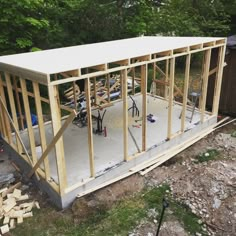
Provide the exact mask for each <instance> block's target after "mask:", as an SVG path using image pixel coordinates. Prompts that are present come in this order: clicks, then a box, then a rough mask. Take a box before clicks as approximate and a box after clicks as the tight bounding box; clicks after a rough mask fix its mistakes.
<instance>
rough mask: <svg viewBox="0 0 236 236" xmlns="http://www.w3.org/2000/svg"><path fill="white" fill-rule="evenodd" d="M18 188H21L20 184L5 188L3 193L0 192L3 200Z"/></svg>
mask: <svg viewBox="0 0 236 236" xmlns="http://www.w3.org/2000/svg"><path fill="white" fill-rule="evenodd" d="M20 187H21V182H18V183H16V184H14V185H12V186H11V187H9V188H7V189H6V190H5V191H3V192H2V197H3V198H4V197H5V196H7V194H8V193H12V192H13V191H14V189H15V188H20Z"/></svg>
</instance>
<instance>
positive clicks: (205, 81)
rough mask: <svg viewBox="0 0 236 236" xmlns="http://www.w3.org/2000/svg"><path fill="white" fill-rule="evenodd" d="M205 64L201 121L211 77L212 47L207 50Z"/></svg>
mask: <svg viewBox="0 0 236 236" xmlns="http://www.w3.org/2000/svg"><path fill="white" fill-rule="evenodd" d="M204 61H205V66H204V72H203V78H202V81H203V84H202V102H201V109H200V110H201V122H202V123H203V122H204V115H205V109H206V98H207V87H208V77H209V70H210V61H211V49H208V50H207V51H206V52H205V60H204Z"/></svg>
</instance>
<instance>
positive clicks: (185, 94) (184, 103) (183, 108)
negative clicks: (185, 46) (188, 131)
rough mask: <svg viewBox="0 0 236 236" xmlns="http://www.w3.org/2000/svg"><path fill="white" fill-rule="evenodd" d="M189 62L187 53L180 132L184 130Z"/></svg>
mask: <svg viewBox="0 0 236 236" xmlns="http://www.w3.org/2000/svg"><path fill="white" fill-rule="evenodd" d="M190 64H191V54H188V55H187V57H186V62H185V76H184V96H183V107H182V113H181V132H184V130H185V117H186V109H187V100H188V88H189V74H190Z"/></svg>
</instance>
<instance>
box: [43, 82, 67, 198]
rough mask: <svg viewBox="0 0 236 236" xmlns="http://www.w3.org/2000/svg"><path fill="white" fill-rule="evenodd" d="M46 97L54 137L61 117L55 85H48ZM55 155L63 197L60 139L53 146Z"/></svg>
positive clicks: (63, 156)
mask: <svg viewBox="0 0 236 236" xmlns="http://www.w3.org/2000/svg"><path fill="white" fill-rule="evenodd" d="M48 96H49V100H50V109H51V117H52V129H53V135H54V137H55V135H56V134H57V132H58V131H59V130H60V128H61V115H60V114H61V112H60V106H59V104H58V100H57V88H56V85H48ZM55 154H56V163H57V174H58V181H59V191H60V194H61V195H63V194H64V191H65V189H66V187H67V178H66V165H65V153H64V143H63V139H62V137H61V138H60V139H59V140H58V141H57V143H56V145H55Z"/></svg>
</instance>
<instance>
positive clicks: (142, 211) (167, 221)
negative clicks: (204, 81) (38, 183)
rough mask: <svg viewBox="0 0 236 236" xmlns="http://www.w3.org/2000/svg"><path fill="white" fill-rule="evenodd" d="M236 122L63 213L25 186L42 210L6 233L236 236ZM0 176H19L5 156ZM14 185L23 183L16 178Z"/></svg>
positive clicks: (81, 200) (2, 156)
mask: <svg viewBox="0 0 236 236" xmlns="http://www.w3.org/2000/svg"><path fill="white" fill-rule="evenodd" d="M235 136H236V122H232V123H231V124H229V125H227V126H224V127H222V128H220V129H217V130H216V131H214V132H213V133H211V134H209V135H208V136H207V137H205V138H203V139H202V140H200V141H199V142H197V143H195V144H194V145H192V146H191V147H189V148H188V149H186V150H184V151H183V152H181V153H179V154H178V155H176V156H175V157H173V158H172V159H171V160H169V161H168V162H166V163H164V165H162V166H160V167H157V168H156V169H154V170H152V171H151V172H149V173H147V174H146V175H144V176H142V175H140V174H139V173H137V174H135V175H132V176H130V177H128V178H126V179H124V180H121V181H119V182H117V183H114V184H112V185H110V186H108V187H105V188H103V189H100V190H98V191H96V192H94V193H91V194H89V195H87V196H84V197H82V198H78V199H77V200H75V201H74V203H73V205H72V206H71V207H70V208H69V209H66V210H63V211H60V210H57V209H56V208H54V207H53V204H52V203H51V202H50V199H49V198H48V197H47V196H46V195H45V194H43V193H42V192H41V191H40V190H38V189H37V188H35V187H34V184H33V183H32V182H25V183H24V185H25V186H28V189H27V192H28V194H29V195H30V196H31V197H32V198H33V199H36V200H37V201H39V203H40V207H41V209H40V210H38V209H34V210H33V215H34V216H33V217H31V218H29V219H27V220H25V221H24V222H23V223H22V224H20V225H17V226H16V228H15V229H13V230H11V231H10V233H8V234H6V235H14V236H17V235H25V236H27V235H29V236H31V235H34V236H37V235H45V236H46V235H57V236H58V235H81V236H82V235H83V236H85V235H89V236H91V235H103V236H104V235H129V236H145V235H147V236H152V235H153V236H154V235H156V231H157V227H158V224H159V220H160V216H161V211H162V205H163V198H165V199H166V201H167V202H168V203H169V207H168V208H166V211H165V214H164V218H163V221H162V226H161V230H160V234H159V236H160V235H161V236H166V235H167V236H185V235H196V236H200V235H219V236H221V235H222V236H233V235H236V137H235ZM0 160H1V163H0V173H1V174H6V173H9V172H12V173H14V174H15V173H18V172H17V171H15V169H14V168H12V164H11V161H10V160H8V156H7V154H6V153H4V152H2V153H1V154H0ZM15 176H16V177H15V179H16V180H14V181H18V180H19V179H21V176H20V174H19V173H18V174H16V175H15Z"/></svg>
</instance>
